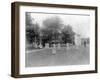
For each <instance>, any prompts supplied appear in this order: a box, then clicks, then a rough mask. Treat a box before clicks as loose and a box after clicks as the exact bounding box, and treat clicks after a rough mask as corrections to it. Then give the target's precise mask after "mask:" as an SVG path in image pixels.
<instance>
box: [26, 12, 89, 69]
mask: <svg viewBox="0 0 100 80" xmlns="http://www.w3.org/2000/svg"><path fill="white" fill-rule="evenodd" d="M25 17H26V34H25V35H26V38H25V39H26V43H25V66H26V67H39V66H41V67H42V66H62V65H83V64H84V65H85V64H89V63H90V15H88V14H87V15H86V14H67V13H66V14H59V13H55V14H53V13H34V12H26V13H25Z"/></svg>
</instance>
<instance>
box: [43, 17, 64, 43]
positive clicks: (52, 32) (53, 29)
mask: <svg viewBox="0 0 100 80" xmlns="http://www.w3.org/2000/svg"><path fill="white" fill-rule="evenodd" d="M43 26H44V28H43V29H42V33H43V40H44V41H45V43H46V42H51V41H52V40H57V39H58V36H59V31H60V30H61V28H62V21H61V19H60V18H59V17H58V16H56V17H51V18H47V19H45V20H44V21H43Z"/></svg>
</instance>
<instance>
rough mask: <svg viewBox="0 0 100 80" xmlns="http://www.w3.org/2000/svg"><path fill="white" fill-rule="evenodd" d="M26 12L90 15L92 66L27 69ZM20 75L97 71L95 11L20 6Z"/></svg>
mask: <svg viewBox="0 0 100 80" xmlns="http://www.w3.org/2000/svg"><path fill="white" fill-rule="evenodd" d="M25 12H47V13H59V12H60V13H68V12H69V14H77V13H78V14H88V15H90V26H91V27H90V34H91V35H90V53H91V54H90V65H71V66H52V67H34V68H33V67H30V68H29V67H28V68H26V67H25ZM19 28H20V51H19V52H20V53H19V56H20V62H19V64H20V72H19V73H20V74H38V73H51V72H52V73H53V72H71V71H86V70H88V71H89V70H95V43H94V42H95V34H94V33H95V11H94V10H86V9H71V8H70V9H69V8H66V9H65V8H51V7H35V6H34V7H32V6H20V26H19Z"/></svg>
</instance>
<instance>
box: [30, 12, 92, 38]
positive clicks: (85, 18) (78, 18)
mask: <svg viewBox="0 0 100 80" xmlns="http://www.w3.org/2000/svg"><path fill="white" fill-rule="evenodd" d="M29 14H30V15H31V18H32V19H34V22H36V23H38V24H39V25H40V27H42V25H43V24H42V22H43V21H44V20H45V19H47V18H50V17H55V16H57V17H59V18H60V19H61V21H62V23H63V24H65V25H71V26H72V28H73V31H74V32H75V33H76V34H80V35H81V37H89V34H90V16H89V15H75V14H74V15H73V14H50V13H48V14H47V13H34V12H32V13H29Z"/></svg>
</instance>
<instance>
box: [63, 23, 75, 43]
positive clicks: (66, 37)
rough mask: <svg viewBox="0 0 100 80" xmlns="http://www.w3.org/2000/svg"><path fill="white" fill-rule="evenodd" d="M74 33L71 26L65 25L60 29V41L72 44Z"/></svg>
mask: <svg viewBox="0 0 100 80" xmlns="http://www.w3.org/2000/svg"><path fill="white" fill-rule="evenodd" d="M74 35H75V33H74V31H73V29H72V26H71V25H65V26H64V28H63V29H62V40H63V42H64V43H74Z"/></svg>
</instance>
